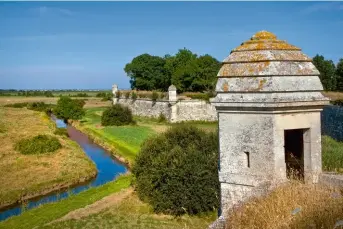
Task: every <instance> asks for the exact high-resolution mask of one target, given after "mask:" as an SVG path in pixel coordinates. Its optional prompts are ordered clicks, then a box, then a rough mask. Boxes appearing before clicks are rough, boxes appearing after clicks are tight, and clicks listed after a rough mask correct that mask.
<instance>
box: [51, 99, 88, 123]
mask: <svg viewBox="0 0 343 229" xmlns="http://www.w3.org/2000/svg"><path fill="white" fill-rule="evenodd" d="M84 105H85V101H84V100H73V99H71V98H70V97H66V96H61V97H60V99H59V100H58V101H57V106H56V107H55V108H54V110H53V112H54V114H55V115H56V116H57V118H60V119H64V120H68V119H74V120H78V119H81V118H82V117H83V116H84V115H85V111H84V109H83V106H84Z"/></svg>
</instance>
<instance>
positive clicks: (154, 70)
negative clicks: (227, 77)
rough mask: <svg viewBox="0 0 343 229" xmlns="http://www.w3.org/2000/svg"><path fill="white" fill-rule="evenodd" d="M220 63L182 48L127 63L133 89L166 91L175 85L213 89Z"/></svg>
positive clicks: (198, 89)
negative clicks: (175, 51) (172, 53)
mask: <svg viewBox="0 0 343 229" xmlns="http://www.w3.org/2000/svg"><path fill="white" fill-rule="evenodd" d="M220 66H221V64H220V62H219V61H218V60H217V59H215V58H214V57H212V56H210V55H208V54H206V55H202V56H198V55H197V54H195V53H193V52H192V51H190V50H188V49H186V48H184V49H180V50H179V51H178V53H176V54H175V55H174V56H172V55H168V54H167V55H165V56H164V57H159V56H153V55H150V54H147V53H145V54H142V55H139V56H137V57H135V58H134V59H133V60H132V61H131V62H130V63H128V64H126V66H125V68H124V71H125V72H126V74H127V75H128V76H129V77H130V78H131V79H130V84H131V88H132V89H137V90H148V91H151V90H161V91H167V90H168V87H169V86H170V85H171V84H173V85H175V86H176V88H177V89H178V91H180V92H184V91H190V92H193V91H210V90H213V89H214V88H215V85H216V76H217V73H218V71H219V69H220Z"/></svg>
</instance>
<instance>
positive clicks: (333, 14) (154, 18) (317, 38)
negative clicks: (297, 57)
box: [0, 2, 343, 89]
mask: <svg viewBox="0 0 343 229" xmlns="http://www.w3.org/2000/svg"><path fill="white" fill-rule="evenodd" d="M260 30H267V31H270V32H273V33H275V34H276V35H277V36H278V38H280V39H282V40H287V41H288V42H289V43H290V44H293V45H296V46H298V47H301V48H302V49H303V52H304V53H305V54H307V55H309V56H311V57H313V56H314V55H315V54H317V53H319V54H322V55H324V56H325V57H326V58H328V59H332V60H333V61H334V62H335V63H336V62H337V61H338V59H339V58H343V42H342V41H343V2H0V88H15V89H53V88H56V89H58V88H79V89H91V88H99V89H100V88H101V89H110V88H111V85H112V84H114V83H117V84H118V85H119V88H128V87H129V78H128V77H127V76H126V74H125V72H124V70H123V68H124V66H125V64H126V63H128V62H130V61H131V60H132V59H133V58H134V57H135V56H137V55H140V54H142V53H149V54H152V55H161V56H162V55H164V54H175V53H176V52H177V51H178V49H180V48H184V47H186V48H188V49H190V50H191V51H193V52H195V53H197V54H200V55H202V54H210V55H212V56H214V57H215V58H217V59H218V60H220V61H222V60H223V59H224V58H225V57H226V56H227V55H228V54H229V52H230V50H231V49H233V48H235V47H237V46H239V45H240V44H241V43H242V42H243V41H246V40H248V39H250V37H251V36H252V35H253V34H254V33H256V32H257V31H260Z"/></svg>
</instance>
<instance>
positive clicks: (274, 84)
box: [211, 31, 328, 216]
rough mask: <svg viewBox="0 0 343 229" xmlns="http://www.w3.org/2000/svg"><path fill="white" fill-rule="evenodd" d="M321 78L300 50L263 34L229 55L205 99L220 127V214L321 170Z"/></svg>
mask: <svg viewBox="0 0 343 229" xmlns="http://www.w3.org/2000/svg"><path fill="white" fill-rule="evenodd" d="M318 76H319V71H318V70H317V69H316V68H315V66H314V65H313V64H312V62H311V59H310V58H309V57H307V56H306V55H305V54H303V53H302V52H301V49H300V48H297V47H295V46H293V45H290V44H288V43H287V42H286V41H282V40H278V39H277V37H276V36H275V35H274V34H272V33H270V32H266V31H261V32H258V33H256V34H255V35H254V36H253V37H252V38H251V39H250V40H248V41H246V42H244V43H243V44H242V45H241V46H239V47H237V48H235V49H234V50H232V51H231V54H230V55H229V56H228V57H227V58H226V59H225V60H224V61H223V65H222V67H221V69H220V70H219V73H218V81H217V86H216V91H217V96H216V97H215V98H213V99H212V100H211V102H212V104H213V105H214V106H215V107H216V110H217V113H218V120H219V150H220V151H219V152H220V153H219V155H220V163H219V180H220V184H221V212H222V215H223V216H225V212H227V210H228V209H230V208H231V207H232V206H233V205H234V204H236V203H238V202H240V201H244V200H245V199H246V198H248V197H250V196H253V195H255V194H256V193H257V192H258V190H259V189H262V187H263V186H265V185H267V187H272V186H274V185H275V184H277V183H280V182H284V181H287V179H289V178H290V175H291V174H292V173H294V172H295V174H296V175H297V176H298V177H299V178H301V179H304V180H305V182H309V183H316V182H317V181H318V175H319V174H320V173H321V171H322V162H321V128H320V112H321V110H322V108H323V106H324V105H326V104H328V99H327V98H325V97H324V96H323V95H322V94H321V91H322V90H323V87H322V84H321V82H320V79H319V77H318Z"/></svg>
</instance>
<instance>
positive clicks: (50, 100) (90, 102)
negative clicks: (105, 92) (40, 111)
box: [0, 96, 111, 108]
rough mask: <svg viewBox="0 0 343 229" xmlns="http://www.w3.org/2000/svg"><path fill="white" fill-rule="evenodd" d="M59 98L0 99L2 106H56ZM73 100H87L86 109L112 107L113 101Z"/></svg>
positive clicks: (16, 97) (8, 97)
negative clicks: (30, 104)
mask: <svg viewBox="0 0 343 229" xmlns="http://www.w3.org/2000/svg"><path fill="white" fill-rule="evenodd" d="M58 99H59V97H20V96H4V97H0V106H3V105H6V104H13V103H23V102H29V103H31V102H44V103H47V104H56V103H57V100H58ZM73 99H86V104H85V108H91V107H108V106H110V105H111V101H101V98H96V97H87V98H81V97H80V98H79V97H73Z"/></svg>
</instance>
